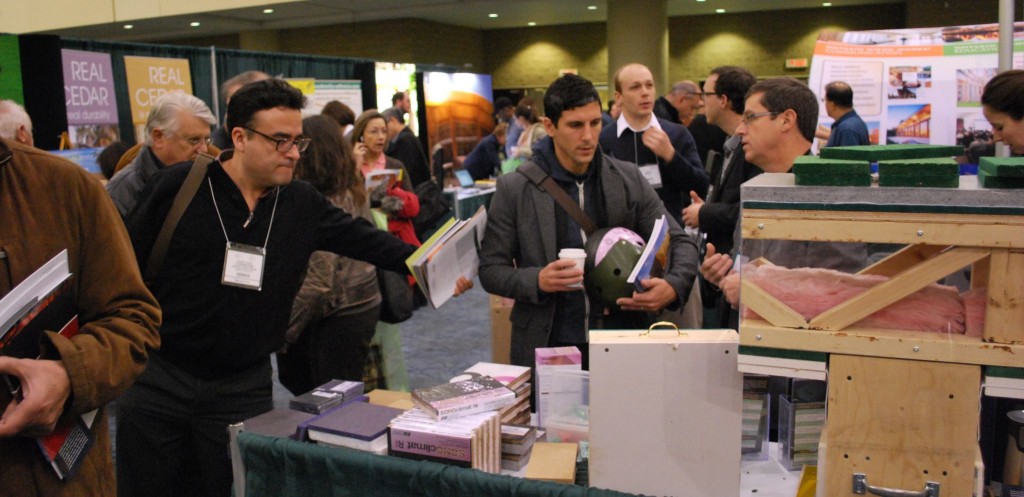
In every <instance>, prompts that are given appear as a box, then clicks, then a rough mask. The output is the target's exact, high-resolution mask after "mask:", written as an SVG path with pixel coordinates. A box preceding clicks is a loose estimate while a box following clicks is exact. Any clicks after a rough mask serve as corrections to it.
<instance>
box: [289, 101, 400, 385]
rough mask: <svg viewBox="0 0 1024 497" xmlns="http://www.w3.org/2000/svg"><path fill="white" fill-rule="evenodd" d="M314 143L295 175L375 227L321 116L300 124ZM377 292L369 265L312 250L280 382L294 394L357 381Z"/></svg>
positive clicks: (337, 134) (337, 132)
mask: <svg viewBox="0 0 1024 497" xmlns="http://www.w3.org/2000/svg"><path fill="white" fill-rule="evenodd" d="M302 134H303V135H305V137H307V138H310V139H312V140H313V141H312V143H311V144H310V147H309V149H308V150H306V151H305V152H304V153H303V154H302V156H301V157H300V158H299V161H298V162H297V163H296V165H295V177H296V178H298V179H301V180H305V181H307V182H309V183H311V184H312V185H313V186H314V187H316V189H317V190H319V191H320V193H322V194H323V195H324V196H325V197H327V199H328V200H330V201H331V202H332V203H333V204H335V205H337V206H338V207H341V208H342V209H345V211H347V212H349V213H350V214H352V215H353V216H357V217H362V218H364V219H366V220H367V221H369V222H371V223H372V222H373V217H372V215H371V213H370V204H369V197H368V195H367V193H366V189H365V188H364V187H363V177H362V174H361V173H360V172H359V168H358V167H357V166H356V161H357V159H359V160H361V157H358V156H356V154H354V153H353V151H352V148H351V146H350V145H349V144H348V143H346V142H345V140H343V139H342V135H341V127H340V126H338V124H337V122H335V121H334V120H332V119H331V118H329V117H327V116H323V115H320V116H313V117H307V118H305V119H303V120H302ZM380 306H381V295H380V291H379V289H378V286H377V272H376V268H374V266H373V265H371V264H368V263H365V262H362V261H357V260H354V259H349V258H348V257H342V256H340V255H336V254H333V253H330V252H314V253H313V255H312V256H311V257H310V259H309V266H308V268H307V271H306V279H305V280H304V281H303V282H302V288H301V289H300V290H299V293H298V295H297V296H296V298H295V303H294V304H293V306H292V314H291V320H290V321H289V324H288V331H287V333H286V335H285V346H284V348H282V350H281V351H280V352H278V354H277V364H278V374H279V377H280V380H281V384H282V385H284V386H285V387H286V388H288V390H290V391H291V392H292V393H293V394H296V395H299V394H301V393H304V392H308V391H310V390H312V389H313V388H315V387H317V386H319V385H321V384H323V383H326V382H328V381H330V380H332V379H341V380H351V381H362V379H363V368H364V365H365V364H366V358H367V354H368V351H369V347H370V340H371V339H372V338H373V334H374V331H375V330H376V326H377V319H378V316H379V315H380Z"/></svg>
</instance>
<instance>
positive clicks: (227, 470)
mask: <svg viewBox="0 0 1024 497" xmlns="http://www.w3.org/2000/svg"><path fill="white" fill-rule="evenodd" d="M271 375H272V370H271V367H270V358H269V357H268V358H267V360H266V361H263V362H261V363H260V364H258V365H256V366H253V367H251V368H249V369H247V370H245V371H241V372H239V373H236V374H234V375H231V376H229V377H226V378H222V379H217V380H203V379H199V378H196V377H195V376H193V375H191V374H189V373H188V372H186V371H184V370H183V369H181V368H178V367H177V366H174V365H173V364H171V363H169V362H167V361H166V360H164V359H161V358H160V356H159V355H156V354H153V355H150V357H149V365H148V366H147V367H146V370H145V371H144V372H143V374H142V375H141V376H140V377H139V379H138V381H137V382H136V383H135V384H134V385H133V386H132V387H131V388H129V389H128V391H127V392H125V394H124V395H123V396H122V397H121V398H120V399H119V400H118V403H117V409H118V411H117V451H116V458H117V491H118V496H119V497H157V496H167V497H171V496H181V495H189V496H206V497H229V495H230V494H231V460H230V457H229V455H228V432H227V426H228V425H229V424H232V423H237V422H240V421H243V420H246V419H248V418H251V417H253V416H256V415H258V414H261V413H264V412H267V411H269V410H271V409H272V408H273V393H272V391H273V390H272V384H271Z"/></svg>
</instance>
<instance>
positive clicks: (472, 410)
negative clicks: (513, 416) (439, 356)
mask: <svg viewBox="0 0 1024 497" xmlns="http://www.w3.org/2000/svg"><path fill="white" fill-rule="evenodd" d="M412 401H413V404H415V405H416V406H417V407H419V408H420V409H422V410H423V411H424V412H426V413H427V414H429V415H430V416H431V417H433V418H434V419H435V420H438V421H444V420H448V419H455V418H461V417H464V416H468V415H471V414H477V413H482V412H487V411H497V410H501V409H503V408H505V407H508V406H510V405H512V404H515V403H516V394H515V392H514V391H512V390H511V389H509V388H508V387H506V386H505V385H503V384H502V383H501V382H500V381H498V380H495V379H494V378H491V377H490V376H474V377H472V378H469V379H466V380H462V381H456V382H453V383H442V384H440V385H435V386H432V387H426V388H417V389H416V390H413V391H412Z"/></svg>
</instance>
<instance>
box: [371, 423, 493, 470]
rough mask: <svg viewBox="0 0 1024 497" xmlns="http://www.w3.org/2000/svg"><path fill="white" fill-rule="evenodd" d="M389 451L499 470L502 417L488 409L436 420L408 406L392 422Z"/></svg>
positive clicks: (404, 456) (405, 456) (394, 453)
mask: <svg viewBox="0 0 1024 497" xmlns="http://www.w3.org/2000/svg"><path fill="white" fill-rule="evenodd" d="M388 454H390V455H392V456H396V457H402V458H405V459H414V460H420V461H434V462H439V463H443V464H451V465H454V466H460V467H464V468H474V469H479V470H481V471H485V472H487V473H498V472H500V471H501V420H500V419H499V417H498V413H497V412H495V411H487V412H482V413H477V414H471V415H468V416H462V417H459V418H456V419H451V420H447V421H438V420H437V419H435V418H434V417H433V416H431V415H429V414H427V413H426V412H424V411H423V410H422V409H419V408H414V409H410V410H408V411H405V412H404V413H402V414H401V415H400V416H398V417H396V418H395V419H394V420H392V421H391V425H390V427H389V428H388Z"/></svg>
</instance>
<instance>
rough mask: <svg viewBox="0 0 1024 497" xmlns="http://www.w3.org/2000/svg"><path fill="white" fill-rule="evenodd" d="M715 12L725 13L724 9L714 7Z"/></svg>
mask: <svg viewBox="0 0 1024 497" xmlns="http://www.w3.org/2000/svg"><path fill="white" fill-rule="evenodd" d="M715 12H716V13H718V14H724V13H725V9H715Z"/></svg>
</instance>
